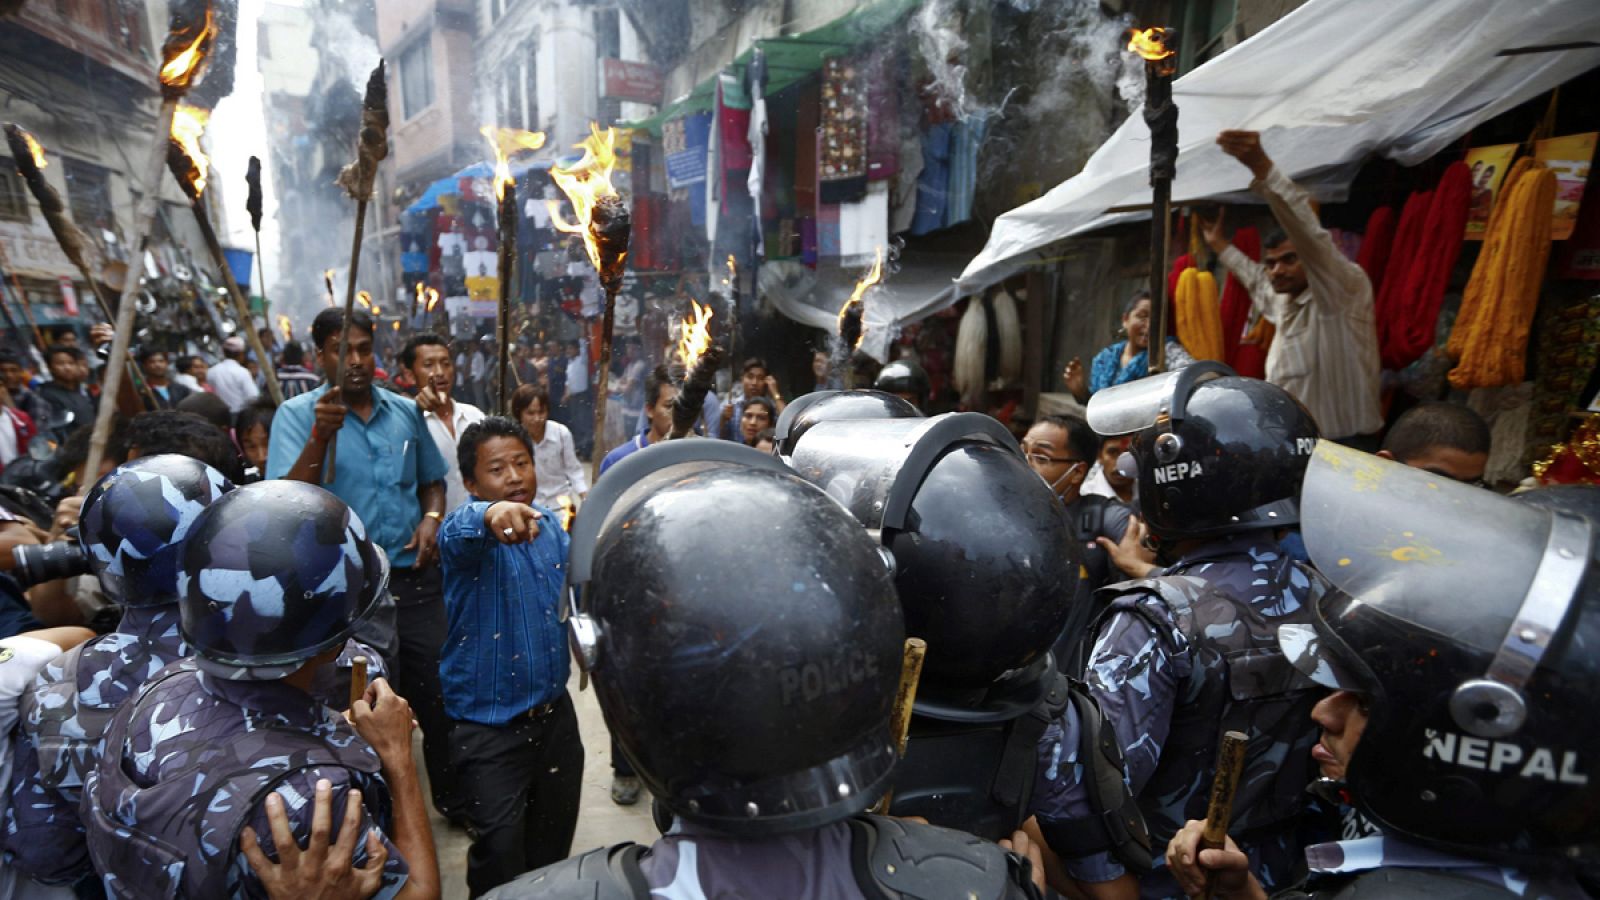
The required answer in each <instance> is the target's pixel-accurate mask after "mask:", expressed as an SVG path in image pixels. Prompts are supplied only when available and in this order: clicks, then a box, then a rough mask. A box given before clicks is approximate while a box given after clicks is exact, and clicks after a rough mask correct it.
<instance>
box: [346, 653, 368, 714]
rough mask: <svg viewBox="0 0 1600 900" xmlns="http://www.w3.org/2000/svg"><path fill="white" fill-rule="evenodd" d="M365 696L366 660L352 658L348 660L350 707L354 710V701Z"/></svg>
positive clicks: (362, 657)
mask: <svg viewBox="0 0 1600 900" xmlns="http://www.w3.org/2000/svg"><path fill="white" fill-rule="evenodd" d="M366 695H367V658H366V657H365V656H353V657H351V658H350V706H351V708H354V707H355V705H356V701H357V700H360V699H361V698H362V697H365V696H366Z"/></svg>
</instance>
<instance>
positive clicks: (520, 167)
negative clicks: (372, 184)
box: [406, 159, 550, 213]
mask: <svg viewBox="0 0 1600 900" xmlns="http://www.w3.org/2000/svg"><path fill="white" fill-rule="evenodd" d="M548 168H550V160H547V159H540V160H517V161H513V162H512V163H511V177H513V178H516V179H517V180H518V182H519V183H520V182H521V180H522V174H523V173H524V172H528V171H532V170H544V169H548ZM493 177H494V166H493V165H492V164H490V163H487V162H476V163H473V164H472V165H470V166H467V167H466V168H464V169H461V170H460V171H458V172H453V173H451V174H449V175H446V176H445V177H443V178H441V179H439V180H438V181H435V182H434V183H432V184H430V185H428V189H427V190H425V191H423V192H422V196H421V197H418V198H417V199H416V202H414V203H412V204H411V205H410V206H408V207H406V212H407V213H420V212H426V211H428V210H430V209H434V208H435V207H437V206H438V205H439V198H440V197H443V196H444V195H446V194H459V193H461V185H460V182H461V179H463V178H493Z"/></svg>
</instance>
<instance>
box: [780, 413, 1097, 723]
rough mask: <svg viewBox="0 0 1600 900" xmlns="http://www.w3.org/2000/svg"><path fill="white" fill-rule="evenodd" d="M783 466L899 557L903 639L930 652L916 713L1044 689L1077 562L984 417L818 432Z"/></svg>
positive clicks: (1054, 506)
mask: <svg viewBox="0 0 1600 900" xmlns="http://www.w3.org/2000/svg"><path fill="white" fill-rule="evenodd" d="M789 464H790V465H791V466H793V467H794V470H795V471H796V472H798V473H799V474H800V476H801V477H802V478H805V479H806V480H807V481H810V482H811V483H813V484H815V485H817V486H818V487H821V488H822V489H823V490H824V491H825V492H827V493H828V495H829V496H831V497H833V498H834V499H836V500H838V501H839V502H840V503H842V504H844V506H845V507H846V508H847V509H849V510H850V511H851V512H852V513H853V514H854V515H855V516H856V518H857V519H858V520H859V521H860V522H861V523H862V524H863V525H865V526H866V527H867V528H868V529H869V531H870V532H871V533H873V534H875V535H877V536H878V537H879V539H880V541H881V542H882V544H883V546H884V547H886V548H888V549H889V551H890V552H891V553H892V554H893V555H894V559H895V588H896V591H897V592H898V594H899V596H900V603H901V606H902V607H904V609H905V618H906V632H907V633H908V634H910V635H911V636H913V637H919V638H922V639H923V640H926V641H927V642H928V658H927V662H926V663H925V664H924V667H923V672H922V687H921V688H919V691H918V698H919V708H922V706H923V705H924V704H923V701H924V700H929V701H932V700H943V701H944V702H951V703H957V702H967V701H971V702H972V703H986V702H988V701H989V700H991V699H993V698H992V696H991V697H985V696H983V694H984V692H988V691H991V689H1000V690H1005V689H1009V688H1020V687H1021V686H1022V682H1021V681H1019V680H1018V679H1019V678H1023V679H1024V680H1035V681H1036V680H1037V677H1039V676H1042V674H1043V672H1042V670H1041V669H1040V668H1039V664H1041V663H1045V662H1046V659H1047V655H1048V653H1049V650H1050V648H1051V646H1052V644H1053V642H1054V640H1055V638H1056V637H1057V636H1058V635H1059V634H1060V633H1061V629H1062V627H1063V626H1064V625H1065V624H1066V621H1067V617H1068V615H1069V614H1070V612H1071V604H1072V600H1073V597H1074V594H1075V588H1076V586H1077V578H1078V562H1079V555H1078V554H1079V552H1080V551H1079V550H1078V547H1077V543H1076V542H1074V541H1072V540H1071V539H1070V537H1069V535H1070V527H1069V522H1068V520H1067V515H1066V511H1065V509H1064V508H1063V507H1062V505H1061V503H1060V502H1059V501H1058V500H1057V499H1056V496H1055V492H1054V491H1052V490H1051V489H1050V488H1049V486H1048V485H1046V484H1045V483H1044V481H1043V480H1042V479H1040V478H1039V476H1038V475H1037V474H1035V473H1034V471H1033V470H1032V469H1031V468H1029V467H1028V463H1027V461H1026V460H1025V459H1024V458H1023V456H1022V451H1021V449H1020V448H1019V447H1018V446H1017V442H1016V439H1015V438H1014V437H1012V435H1011V433H1010V432H1008V431H1007V430H1006V429H1005V427H1004V426H1002V425H1001V424H1000V423H999V422H997V421H995V420H994V419H993V418H991V417H989V416H984V415H979V414H977V413H949V414H946V415H942V416H935V417H933V418H931V419H921V418H918V419H877V420H869V419H854V420H842V421H828V422H821V423H818V424H817V425H814V426H813V427H811V428H810V429H809V430H808V431H807V432H806V433H805V434H804V435H802V436H801V438H800V439H799V440H798V441H797V442H795V445H794V453H793V455H792V456H791V457H790V458H789ZM1024 673H1027V675H1026V677H1025V678H1024ZM958 698H965V699H958Z"/></svg>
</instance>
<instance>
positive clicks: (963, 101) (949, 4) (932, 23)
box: [911, 0, 983, 118]
mask: <svg viewBox="0 0 1600 900" xmlns="http://www.w3.org/2000/svg"><path fill="white" fill-rule="evenodd" d="M962 5H963V4H962V0H928V2H927V3H925V4H923V6H922V8H921V9H919V10H917V14H916V16H915V17H913V19H912V22H911V26H912V31H913V33H914V34H915V35H916V38H917V49H918V50H920V51H921V52H922V60H923V62H924V63H925V64H926V65H927V67H928V74H929V76H930V79H931V81H930V84H929V85H928V88H927V90H928V92H929V93H930V94H932V95H933V96H934V97H936V98H938V99H939V100H941V101H943V102H944V103H945V104H946V105H948V106H949V107H950V108H952V109H954V110H955V111H956V114H957V115H959V116H961V117H963V118H966V117H968V116H972V115H975V114H977V113H979V112H981V111H983V110H982V104H979V103H977V102H976V101H974V99H973V98H972V97H970V96H969V95H968V94H967V66H966V64H965V63H964V62H962V60H964V59H965V58H966V55H967V51H968V49H969V45H968V43H967V39H966V37H965V36H964V35H963V34H962V20H963V18H964V16H963V15H962V13H961V10H960V7H961V6H962Z"/></svg>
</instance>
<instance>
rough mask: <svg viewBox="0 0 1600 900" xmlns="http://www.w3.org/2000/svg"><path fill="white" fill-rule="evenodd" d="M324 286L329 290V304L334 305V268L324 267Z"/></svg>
mask: <svg viewBox="0 0 1600 900" xmlns="http://www.w3.org/2000/svg"><path fill="white" fill-rule="evenodd" d="M322 286H323V287H324V288H326V289H327V291H328V305H329V306H333V305H334V302H333V270H332V269H324V270H323V272H322Z"/></svg>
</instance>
